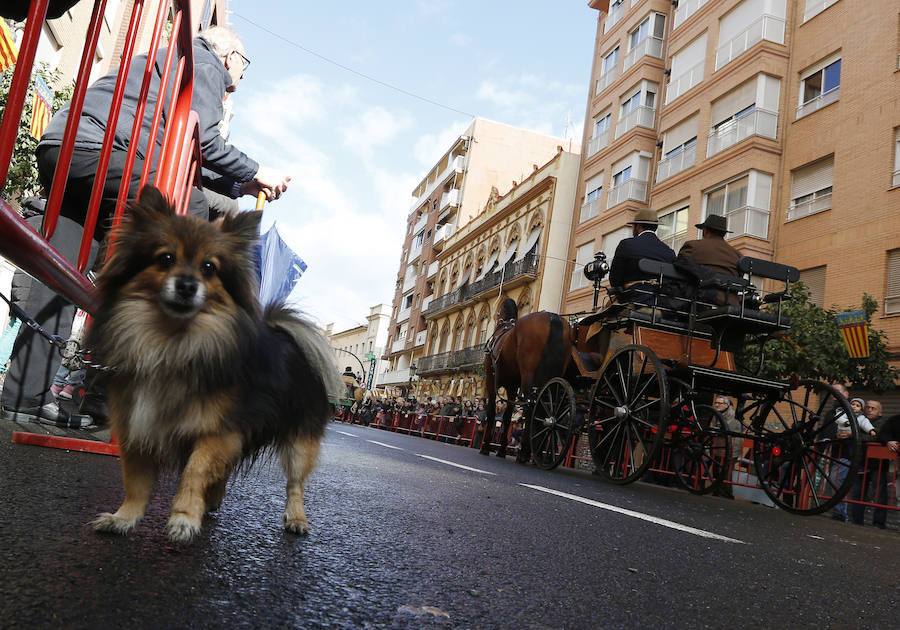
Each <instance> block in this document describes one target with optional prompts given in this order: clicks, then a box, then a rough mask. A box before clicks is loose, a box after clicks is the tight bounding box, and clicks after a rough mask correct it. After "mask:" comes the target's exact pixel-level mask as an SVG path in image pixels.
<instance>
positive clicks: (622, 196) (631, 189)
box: [606, 179, 647, 210]
mask: <svg viewBox="0 0 900 630" xmlns="http://www.w3.org/2000/svg"><path fill="white" fill-rule="evenodd" d="M629 199H631V200H632V201H640V202H641V203H644V202H645V201H646V200H647V182H646V181H643V180H640V179H629V180H627V181H625V182H622V183H621V184H619V185H618V186H616V187H614V188H610V189H609V193H608V194H607V199H606V209H607V210H609V209H610V208H612V207H613V206H617V205H619V204H620V203H622V202H624V201H628V200H629Z"/></svg>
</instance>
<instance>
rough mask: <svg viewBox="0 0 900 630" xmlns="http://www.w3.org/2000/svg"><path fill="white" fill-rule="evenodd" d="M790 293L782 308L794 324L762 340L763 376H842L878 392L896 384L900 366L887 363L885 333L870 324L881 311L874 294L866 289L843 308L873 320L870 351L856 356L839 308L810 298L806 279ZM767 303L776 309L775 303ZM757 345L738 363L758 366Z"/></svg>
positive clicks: (745, 351)
mask: <svg viewBox="0 0 900 630" xmlns="http://www.w3.org/2000/svg"><path fill="white" fill-rule="evenodd" d="M792 294H793V298H794V299H792V300H790V301H787V302H785V303H784V305H783V307H782V308H783V312H784V313H785V314H787V315H788V316H789V317H790V318H791V329H790V331H788V334H787V335H785V336H783V337H776V338H772V339H768V340H766V341H764V342H763V343H764V344H765V346H764V347H765V364H764V365H763V370H762V376H766V377H768V378H773V379H786V378H788V377H789V376H790V375H792V374H796V375H798V376H800V377H801V378H812V379H819V380H823V381H828V382H834V381H838V382H841V383H846V384H847V385H848V387H850V389H868V390H872V391H874V392H883V391H886V390H888V389H892V388H893V387H895V383H896V381H897V379H898V377H900V371H898V370H897V369H896V368H893V367H891V366H890V364H889V363H888V360H889V358H890V357H889V354H888V351H887V335H886V334H885V333H884V331H882V330H879V329H877V328H875V327H874V326H872V315H874V314H875V312H876V311H877V310H878V302H877V301H876V300H875V299H874V298H873V297H872V296H870V295H868V294H863V296H862V300H861V301H862V305H861V306H860V307H859V308H850V309H846V310H845V311H841V312H846V311H854V310H863V311H865V314H866V321H867V323H868V325H869V335H868V336H869V356H868V357H867V358H865V359H852V358H850V355H849V354H848V353H847V347H846V346H845V345H844V339H843V337H842V336H841V332H840V329H839V328H838V325H837V321H836V320H835V315H836V314H837V313H838V311H836V310H833V309H824V308H822V307H820V306H817V305H815V304H813V303H812V302H810V301H809V290H808V289H807V288H806V287H805V286H804V285H803V284H802V283H797V284H796V285H794V287H793V289H792ZM767 308H768V309H769V310H774V308H773V306H772V305H769V306H768V307H767ZM759 349H760V344H759V342H754V343H749V344H747V346H746V347H745V348H744V349H743V351H742V352H741V356H740V357H739V360H740V362H741V363H742V364H744V365H755V364H756V363H757V361H758V360H757V357H758V356H759Z"/></svg>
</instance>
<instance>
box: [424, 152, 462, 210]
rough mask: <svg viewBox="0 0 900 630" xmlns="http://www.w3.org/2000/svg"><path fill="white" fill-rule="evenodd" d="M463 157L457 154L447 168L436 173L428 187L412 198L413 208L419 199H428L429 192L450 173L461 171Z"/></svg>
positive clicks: (445, 179)
mask: <svg viewBox="0 0 900 630" xmlns="http://www.w3.org/2000/svg"><path fill="white" fill-rule="evenodd" d="M465 159H466V158H465V156H464V155H457V156H456V157H454V158H453V160H451V162H450V164H449V165H448V166H447V168H445V169H444V170H443V171H441V173H440V175H438V176H437V177H436V178H435V179H434V181H433V182H431V183H430V184H428V187H427V188H425V192H424V193H422V195H421V196H420V197H414V198H413V206H412V207H413V208H415V207H416V206H417V205H418V203H419V202H420V201H425V200H426V199H428V197H430V196H431V193H433V192H434V190H435V188H437V187H438V186H440V185H441V184H443V183H444V182H445V181H447V178H448V177H450V175H451V174H453V173H457V172H462V170H463V168H464V167H465Z"/></svg>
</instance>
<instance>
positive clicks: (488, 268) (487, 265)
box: [475, 250, 500, 282]
mask: <svg viewBox="0 0 900 630" xmlns="http://www.w3.org/2000/svg"><path fill="white" fill-rule="evenodd" d="M499 257H500V251H499V250H497V251H495V252H494V253H493V254H491V257H490V258H488V261H487V262H486V263H485V264H484V269H482V270H481V273H480V274H478V277H477V278H475V282H478V281H479V280H481V279H482V278H484V277H485V276H486V275H488V273H490V271H491V269H493V268H494V265H495V264H496V263H497V258H499Z"/></svg>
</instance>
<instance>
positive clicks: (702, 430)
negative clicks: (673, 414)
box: [671, 405, 731, 494]
mask: <svg viewBox="0 0 900 630" xmlns="http://www.w3.org/2000/svg"><path fill="white" fill-rule="evenodd" d="M682 413H683V416H682V418H681V420H680V422H679V423H678V424H677V425H676V426H675V427H673V429H674V430H673V432H672V437H671V452H672V467H673V468H674V469H675V478H676V479H677V480H678V483H680V484H681V486H682V487H683V488H684V489H685V490H687V491H688V492H692V493H694V494H707V493H709V492H712V491H713V490H715V489H716V488H718V487H719V486H720V485H722V482H723V481H724V480H725V475H726V474H727V473H728V467H729V464H730V463H731V440H730V439H729V438H728V436H727V435H726V433H725V430H726V429H725V419H724V418H723V417H722V414H720V413H719V412H718V411H716V410H715V409H713V408H712V407H710V406H709V405H697V406H696V407H695V408H694V410H693V412H692V411H691V409H690V406H688V410H687V411H682Z"/></svg>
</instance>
